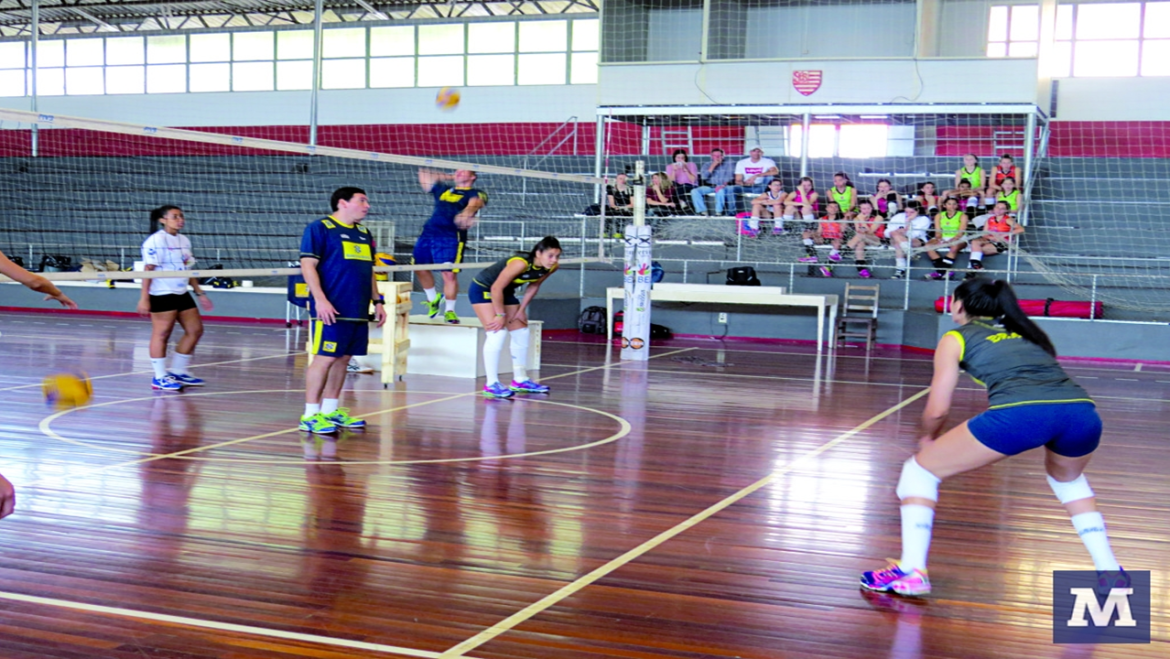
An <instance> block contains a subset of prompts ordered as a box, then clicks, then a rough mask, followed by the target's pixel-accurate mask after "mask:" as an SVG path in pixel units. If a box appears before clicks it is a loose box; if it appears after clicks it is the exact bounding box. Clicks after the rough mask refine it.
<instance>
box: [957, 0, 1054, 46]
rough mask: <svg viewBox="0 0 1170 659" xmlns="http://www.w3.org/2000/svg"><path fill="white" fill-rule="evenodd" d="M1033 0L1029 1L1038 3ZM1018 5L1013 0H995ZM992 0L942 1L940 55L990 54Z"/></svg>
mask: <svg viewBox="0 0 1170 659" xmlns="http://www.w3.org/2000/svg"><path fill="white" fill-rule="evenodd" d="M1038 2H1039V0H1032V1H1030V2H1029V3H1028V4H1037V3H1038ZM995 4H997V5H1001V4H1018V3H1013V2H1002V1H997V2H995ZM991 5H992V3H991V2H990V1H989V0H943V1H942V2H941V3H940V5H939V24H938V53H937V54H938V56H939V57H982V56H984V55H986V54H987V19H988V16H989V15H990V12H991Z"/></svg>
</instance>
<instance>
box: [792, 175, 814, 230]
mask: <svg viewBox="0 0 1170 659" xmlns="http://www.w3.org/2000/svg"><path fill="white" fill-rule="evenodd" d="M819 210H820V204H819V203H818V202H817V191H816V188H815V187H813V180H812V179H811V178H809V177H807V176H805V177H804V178H802V179H800V183H797V184H796V190H794V191H793V192H792V194H790V195H788V196H787V197H786V198H785V199H784V218H783V221H784V223H785V224H791V223H792V222H793V221H795V220H796V214H797V213H800V216H801V218H802V219H803V220H804V221H805V222H806V223H812V222H813V221H815V220H816V219H817V215H816V214H817V212H818V211H819Z"/></svg>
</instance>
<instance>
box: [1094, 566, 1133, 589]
mask: <svg viewBox="0 0 1170 659" xmlns="http://www.w3.org/2000/svg"><path fill="white" fill-rule="evenodd" d="M1131 585H1133V581H1132V580H1131V579H1130V576H1129V573H1127V572H1126V571H1125V569H1124V568H1122V567H1121V566H1118V568H1117V571H1116V572H1114V571H1112V570H1097V588H1096V591H1097V592H1098V593H1100V594H1101V595H1106V596H1107V595H1109V591H1110V590H1112V589H1114V588H1129V587H1130V586H1131Z"/></svg>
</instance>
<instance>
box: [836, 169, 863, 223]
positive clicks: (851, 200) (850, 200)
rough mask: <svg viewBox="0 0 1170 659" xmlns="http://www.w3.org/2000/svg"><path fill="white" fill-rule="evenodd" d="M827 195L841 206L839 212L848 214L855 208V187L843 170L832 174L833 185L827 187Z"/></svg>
mask: <svg viewBox="0 0 1170 659" xmlns="http://www.w3.org/2000/svg"><path fill="white" fill-rule="evenodd" d="M829 197H830V198H831V199H832V200H833V201H835V202H837V205H838V206H840V207H841V213H842V214H844V215H848V214H850V213H852V212H853V211H855V210H857V189H856V188H854V187H853V181H850V180H849V175H848V174H846V173H845V172H837V173H836V174H833V187H831V188H829Z"/></svg>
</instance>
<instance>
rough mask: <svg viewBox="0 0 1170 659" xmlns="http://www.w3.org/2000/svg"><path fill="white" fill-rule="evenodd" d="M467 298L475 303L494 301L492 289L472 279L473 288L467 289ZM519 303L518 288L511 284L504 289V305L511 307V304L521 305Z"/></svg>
mask: <svg viewBox="0 0 1170 659" xmlns="http://www.w3.org/2000/svg"><path fill="white" fill-rule="evenodd" d="M467 298H468V299H469V300H471V303H472V304H473V305H475V304H491V303H492V291H491V289H489V288H485V287H484V285H483V284H481V283H479V282H478V281H472V282H471V288H469V289H468V290H467ZM519 304H520V300H519V298H517V297H516V289H515V288H512V287H511V286H509V287H508V288H505V289H504V306H505V307H510V306H513V305H519Z"/></svg>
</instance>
